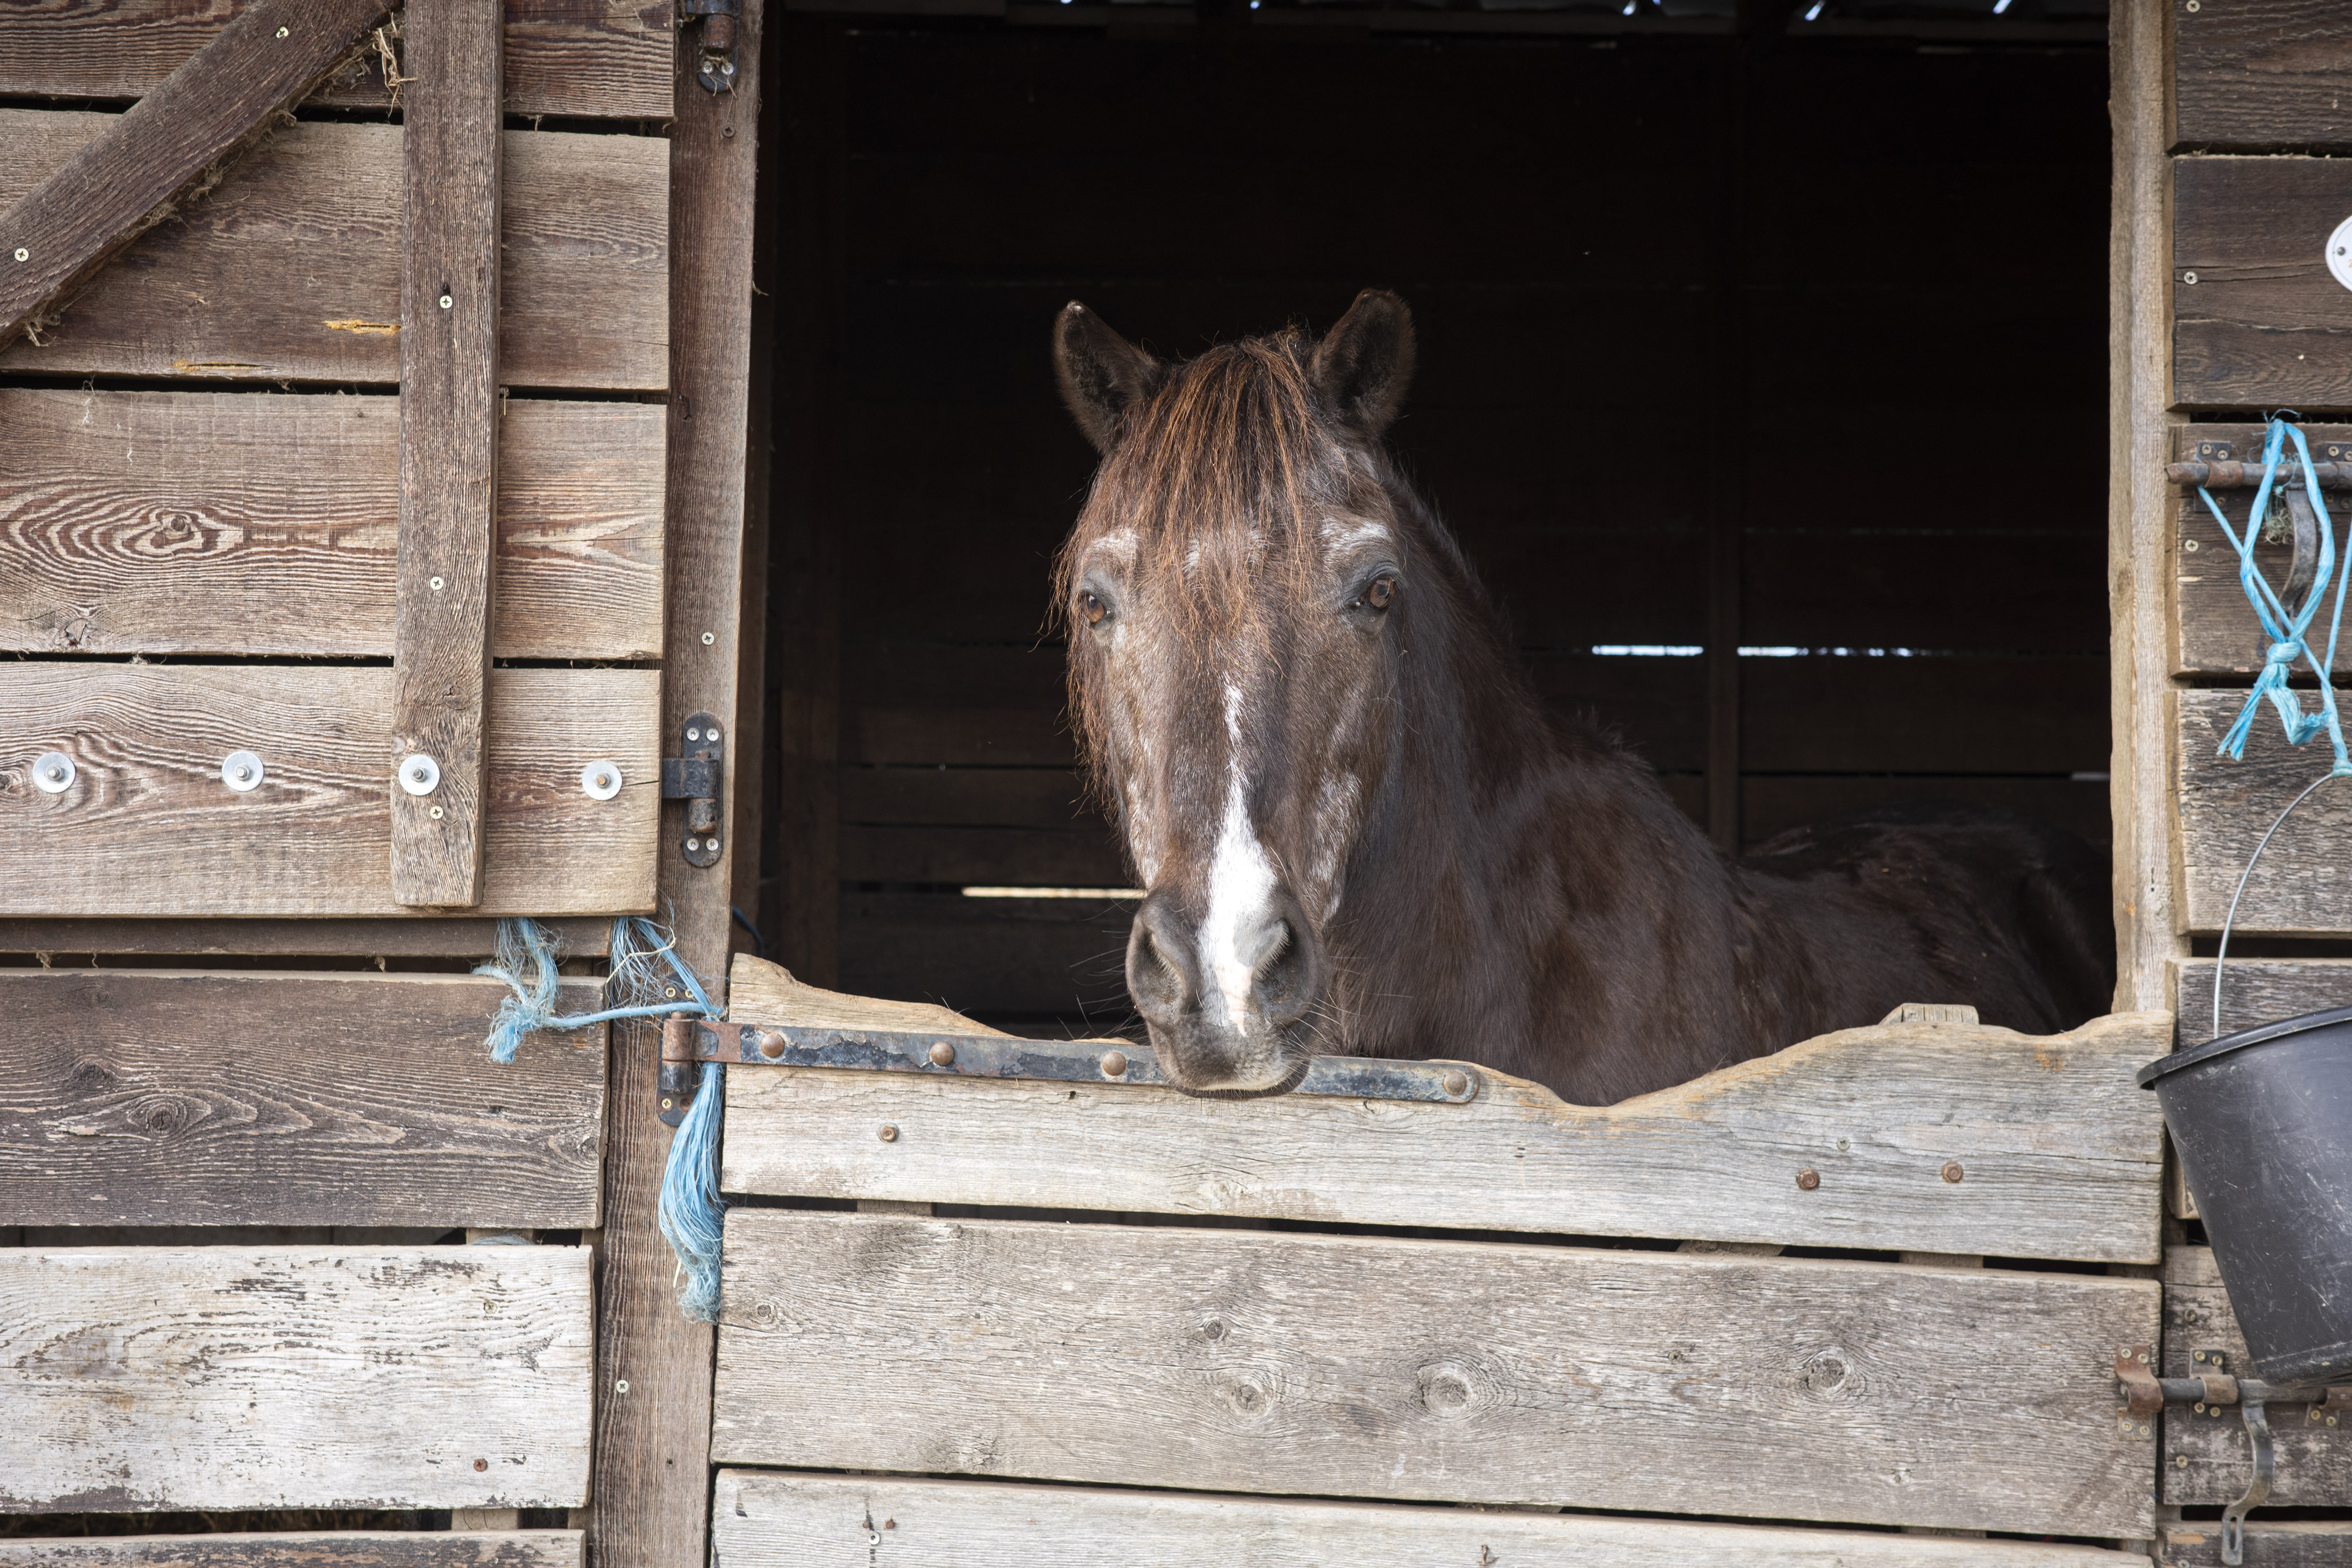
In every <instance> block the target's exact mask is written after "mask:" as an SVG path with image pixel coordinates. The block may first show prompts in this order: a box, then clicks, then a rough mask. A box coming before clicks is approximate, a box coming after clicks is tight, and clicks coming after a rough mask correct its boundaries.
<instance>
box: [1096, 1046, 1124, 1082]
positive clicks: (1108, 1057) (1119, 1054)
mask: <svg viewBox="0 0 2352 1568" xmlns="http://www.w3.org/2000/svg"><path fill="white" fill-rule="evenodd" d="M1102 1070H1103V1076H1104V1077H1105V1078H1124V1077H1126V1076H1127V1052H1125V1051H1104V1052H1103V1059H1102Z"/></svg>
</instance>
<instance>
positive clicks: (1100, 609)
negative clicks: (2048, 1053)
mask: <svg viewBox="0 0 2352 1568" xmlns="http://www.w3.org/2000/svg"><path fill="white" fill-rule="evenodd" d="M1412 358H1413V339H1412V319H1411V317H1410V315H1409V313H1408V312H1407V310H1406V308H1405V306H1404V303H1403V301H1402V300H1400V299H1398V298H1396V297H1395V296H1393V295H1390V294H1384V293H1380V292H1377V291H1367V292H1366V293H1364V294H1363V295H1361V296H1360V297H1359V298H1357V300H1356V303H1355V305H1354V307H1353V308H1350V309H1349V312H1348V314H1347V315H1346V317H1345V318H1343V319H1341V320H1340V321H1339V324H1338V325H1337V326H1335V327H1334V328H1333V329H1331V331H1330V333H1329V334H1328V336H1327V337H1325V338H1324V339H1323V340H1321V341H1320V342H1319V343H1318V342H1309V341H1308V340H1306V339H1305V338H1304V337H1302V336H1300V335H1299V334H1298V333H1297V332H1295V331H1286V332H1282V333H1278V334H1276V335H1275V336H1273V337H1269V338H1259V339H1254V340H1249V341H1245V342H1242V343H1236V344H1234V345H1231V346H1228V347H1222V348H1216V349H1213V350H1209V351H1208V352H1207V353H1204V354H1202V356H1201V357H1200V358H1198V359H1196V360H1192V361H1187V362H1185V363H1181V364H1163V363H1161V362H1160V361H1157V360H1154V359H1153V358H1151V357H1150V356H1149V355H1147V354H1145V353H1143V352H1141V351H1139V350H1137V349H1135V348H1133V347H1131V346H1129V344H1128V343H1127V342H1126V341H1125V340H1122V339H1121V338H1120V337H1119V336H1118V333H1116V332H1114V331H1112V330H1111V329H1109V328H1108V327H1107V326H1105V325H1104V324H1103V323H1102V322H1101V321H1100V320H1099V319H1097V318H1096V317H1095V316H1093V315H1091V314H1090V313H1089V312H1087V309H1086V308H1085V307H1083V306H1080V305H1076V304H1073V305H1071V306H1069V307H1068V308H1066V309H1065V310H1064V311H1063V312H1062V315H1061V318H1060V320H1059V322H1058V323H1057V326H1056V329H1055V361H1056V365H1057V368H1058V370H1059V371H1060V375H1061V382H1062V390H1063V393H1064V395H1065V397H1066V400H1067V401H1068V403H1069V406H1070V410H1071V412H1072V413H1074V414H1076V417H1077V421H1078V423H1080V424H1081V425H1082V426H1084V427H1085V429H1086V432H1087V435H1088V436H1089V437H1091V438H1092V439H1093V441H1094V443H1095V444H1096V446H1097V448H1098V449H1099V450H1100V451H1101V453H1102V455H1103V461H1102V465H1101V468H1100V470H1099V471H1098V473H1097V476H1096V478H1095V484H1094V489H1093V493H1092V495H1091V497H1090V498H1089V499H1088V501H1087V507H1086V510H1085V512H1084V513H1083V515H1082V516H1081V517H1080V518H1079V520H1078V525H1077V528H1076V530H1075V532H1074V533H1073V534H1072V535H1071V538H1070V540H1069V543H1068V545H1067V547H1066V549H1065V551H1064V554H1063V557H1062V562H1061V568H1060V575H1059V586H1060V591H1061V603H1062V606H1063V608H1064V610H1065V611H1066V613H1067V616H1068V618H1069V647H1070V692H1071V697H1072V706H1073V710H1074V712H1075V715H1076V720H1077V724H1078V728H1079V731H1080V735H1081V737H1082V739H1083V742H1084V745H1085V747H1086V750H1087V757H1088V760H1089V762H1090V764H1091V766H1092V768H1093V770H1094V775H1095V779H1096V781H1097V787H1098V789H1100V791H1101V793H1102V795H1103V797H1104V800H1105V803H1106V805H1107V806H1108V809H1109V810H1110V811H1111V812H1112V813H1113V815H1114V817H1115V818H1116V820H1117V821H1118V824H1119V827H1120V829H1121V831H1122V832H1123V834H1124V836H1125V839H1126V842H1127V848H1128V851H1129V854H1130V855H1131V857H1132V858H1133V860H1134V862H1135V867H1136V870H1137V872H1138V873H1139V876H1140V878H1141V882H1142V885H1143V886H1144V887H1145V888H1146V889H1147V890H1148V895H1147V896H1146V898H1145V899H1144V902H1143V905H1142V908H1141V910H1140V911H1139V914H1138V915H1137V916H1136V920H1135V928H1134V933H1133V936H1131V938H1130V940H1129V946H1128V956H1127V977H1128V989H1129V993H1130V994H1131V995H1132V996H1133V998H1134V999H1135V1003H1136V1006H1137V1007H1138V1008H1139V1009H1140V1010H1141V1012H1142V1014H1143V1017H1144V1019H1146V1021H1147V1022H1148V1023H1149V1025H1150V1032H1151V1043H1152V1047H1153V1049H1154V1051H1157V1053H1158V1055H1159V1059H1160V1066H1161V1069H1162V1070H1163V1071H1165V1072H1166V1073H1167V1074H1168V1076H1169V1078H1170V1079H1171V1081H1172V1082H1175V1083H1177V1084H1179V1085H1181V1086H1182V1087H1184V1088H1187V1089H1189V1090H1192V1091H1193V1092H1204V1093H1222V1094H1253V1093H1279V1092H1283V1091H1285V1090H1286V1089H1289V1088H1292V1087H1294V1086H1296V1085H1297V1082H1298V1080H1299V1078H1300V1077H1301V1076H1302V1075H1303V1074H1304V1073H1305V1071H1306V1069H1307V1058H1308V1056H1309V1055H1310V1054H1311V1053H1316V1052H1345V1053H1350V1054H1356V1055H1367V1056H1390V1057H1425V1056H1446V1057H1454V1058H1463V1059H1467V1060H1470V1061H1480V1062H1485V1063H1487V1064H1489V1065H1492V1066H1494V1067H1496V1068H1499V1069H1501V1070H1503V1071H1507V1072H1512V1073H1517V1074H1519V1075H1521V1076H1523V1077H1528V1078H1532V1079H1535V1080H1538V1082H1544V1083H1547V1084H1549V1085H1550V1086H1551V1087H1552V1088H1554V1089H1555V1090H1557V1091H1558V1092H1559V1093H1560V1094H1562V1095H1563V1096H1565V1097H1567V1098H1568V1099H1570V1100H1572V1101H1577V1102H1580V1103H1591V1104H1598V1103H1608V1102H1611V1101H1614V1100H1618V1099H1622V1098H1623V1097H1625V1096H1627V1095H1631V1094H1638V1093H1641V1092H1644V1091H1647V1090H1652V1089H1657V1088H1661V1087H1664V1086H1665V1085H1668V1084H1672V1083H1677V1082H1684V1081H1685V1080H1688V1079H1690V1078H1694V1077H1696V1076H1697V1075H1698V1074H1700V1073H1702V1072H1705V1071H1708V1070H1710V1069H1712V1068H1716V1067H1719V1066H1722V1065H1725V1064H1727V1063H1728V1062H1732V1061H1740V1060H1743V1059H1745V1058H1748V1057H1752V1056H1759V1055H1761V1054H1763V1053H1765V1052H1767V1051H1776V1050H1779V1049H1780V1047H1782V1046H1785V1045H1789V1044H1791V1043H1793V1042H1794V1041H1796V1040H1803V1039H1805V1038H1807V1037H1809V1036H1811V1035H1814V1034H1819V1033H1822V1032H1823V1031H1825V1030H1832V1029H1841V1028H1846V1027H1850V1026H1853V1025H1857V1024H1867V1023H1874V1022H1876V1021H1877V1020H1878V1019H1880V1018H1881V1017H1883V1016H1884V1015H1885V1013H1886V1012H1887V1011H1888V1009H1891V1008H1893V1007H1895V1005H1897V1004H1899V1003H1902V1002H1906V1001H1917V1002H1972V1003H1974V1004H1975V1005H1976V1006H1977V1008H1978V1009H1979V1012H1980V1014H1981V1016H1982V1017H1983V1019H1984V1020H1985V1021H1986V1022H1988V1023H2000V1024H2006V1025H2009V1026H2011V1027H2012V1028H2015V1029H2020V1030H2030V1031H2033V1032H2045V1031H2048V1030H2055V1029H2061V1028H2065V1027H2068V1026H2070V1025H2072V1024H2074V1023H2076V1022H2079V1021H2081V1020H2082V1019H2084V1018H2086V1017H2089V1016H2091V1015H2093V1014H2095V1013H2097V1012H2099V1011H2102V1010H2104V1009H2105V1004H2106V1001H2107V995H2108V990H2109V988H2110V987H2111V986H2112V984H2113V975H2114V969H2113V965H2114V956H2113V955H2114V947H2113V936H2112V925H2111V917H2110V913H2109V907H2108V894H2107V881H2106V870H2105V865H2104V863H2103V862H2101V860H2100V859H2099V857H2098V856H2097V855H2095V853H2094V852H2092V851H2091V850H2090V849H2089V847H2088V846H2086V845H2085V844H2084V843H2083V842H2082V841H2080V840H2079V839H2076V838H2074V836H2073V835H2071V834H2067V833H2064V832H2062V831H2057V830H2055V829H2053V828H2049V827H2045V826H2042V825H2041V824H2038V823H2034V822H2032V821H2027V820H2025V819H2022V818H2020V817H2016V816H2013V815H2011V814H2009V813H2006V812H2001V811H1997V810H1991V809H1989V808H1984V807H1978V806H1965V805H1937V806H1912V807H1902V808H1890V809H1885V810H1871V811H1862V812H1855V813H1852V814H1849V815H1847V816H1844V817H1842V818H1838V819H1836V820H1833V821H1829V822H1825V823H1822V824H1821V825H1819V826H1817V827H1814V828H1811V829H1805V830H1801V831H1796V832H1792V833H1789V834H1785V835H1783V836H1782V837H1780V838H1779V839H1776V840H1773V841H1771V842H1769V843H1768V844H1766V845H1764V846H1763V847H1762V848H1761V849H1760V850H1759V851H1758V852H1755V853H1753V854H1750V855H1748V856H1746V857H1744V858H1741V859H1738V860H1733V859H1728V858H1727V857H1725V856H1724V855H1722V854H1721V853H1719V852H1717V851H1716V849H1715V848H1714V847H1713V846H1712V845H1710V844H1709V843H1708V842H1707V841H1706V839H1705V838H1704V837H1703V836H1702V835H1701V834H1700V833H1699V831H1697V829H1696V828H1695V827H1694V826H1693V825H1692V824H1691V823H1690V821H1688V820H1687V819H1685V817H1684V815H1683V814H1682V812H1681V811H1679V810H1676V809H1675V805H1674V804H1673V802H1672V801H1670V800H1668V799H1667V797H1666V794H1665V791H1664V789H1662V788H1661V787H1660V785H1659V783H1658V780H1657V778H1656V776H1655V774H1654V773H1653V772H1652V770H1651V769H1650V768H1649V767H1648V766H1646V765H1645V764H1644V763H1643V762H1642V761H1641V760H1640V759H1639V758H1636V757H1634V756H1633V755H1632V754H1631V753H1629V752H1628V751H1627V750H1626V749H1625V748H1624V747H1622V746H1621V745H1620V744H1618V742H1617V741H1616V740H1615V739H1614V738H1613V737H1611V736H1609V735H1606V734H1603V733H1601V732H1600V731H1598V730H1597V729H1595V728H1593V727H1591V726H1589V725H1585V724H1582V723H1573V722H1560V721H1557V720H1549V719H1548V718H1547V716H1546V715H1545V714H1544V712H1543V710H1542V708H1541V706H1540V705H1539V704H1538V700H1537V697H1536V695H1535V693H1534V690H1533V689H1532V687H1531V686H1530V685H1529V683H1528V679H1527V678H1526V676H1525V675H1524V674H1522V672H1521V670H1520V669H1519V667H1518V664H1517V659H1516V658H1515V656H1514V654H1513V652H1512V650H1511V649H1510V647H1509V646H1508V645H1507V643H1506V642H1505V640H1504V638H1503V636H1502V634H1501V633H1500V632H1499V630H1498V625H1499V622H1498V617H1497V616H1496V612H1495V611H1494V609H1493V608H1492V606H1491V605H1490V603H1489V601H1488V600H1487V598H1486V594H1485V592H1484V591H1482V590H1481V589H1480V587H1479V584H1478V581H1477V579H1476V577H1475V575H1474V574H1473V572H1472V570H1471V568H1470V565H1469V562H1468V561H1467V560H1465V559H1464V557H1463V554H1462V551H1461V549H1460V547H1459V546H1457V545H1456V544H1455V542H1454V537H1453V535H1452V534H1450V533H1449V532H1448V531H1447V530H1446V529H1445V528H1444V526H1443V525H1442V524H1440V523H1439V522H1438V520H1437V519H1436V518H1435V517H1433V515H1432V514H1431V512H1430V510H1429V508H1428V507H1426V506H1424V505H1423V503H1422V502H1421V500H1420V499H1419V498H1418V497H1415V496H1414V494H1413V493H1412V489H1411V488H1410V487H1409V486H1407V485H1406V484H1405V483H1404V481H1403V480H1402V478H1401V477H1399V476H1398V473H1397V470H1396V468H1395V466H1394V465H1392V464H1391V461H1390V459H1389V457H1388V455H1387V453H1386V451H1385V449H1384V447H1383V445H1382V441H1381V436H1382V433H1383V432H1384V431H1385V430H1386V429H1387V427H1388V424H1389V423H1390V421H1391V419H1393V418H1394V417H1395V415H1396V413H1397V409H1398V405H1399V404H1400V402H1402V398H1403V395H1404V390H1405V384H1406V382H1407V380H1408V379H1409V377H1410V375H1411V373H1412ZM1538 459H1540V455H1538Z"/></svg>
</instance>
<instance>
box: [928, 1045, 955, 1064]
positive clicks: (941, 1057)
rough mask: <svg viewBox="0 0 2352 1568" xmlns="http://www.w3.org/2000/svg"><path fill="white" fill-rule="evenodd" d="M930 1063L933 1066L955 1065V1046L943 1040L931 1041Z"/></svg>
mask: <svg viewBox="0 0 2352 1568" xmlns="http://www.w3.org/2000/svg"><path fill="white" fill-rule="evenodd" d="M931 1065H932V1066H933V1067H953V1066H954V1065H955V1047H954V1046H952V1045H950V1044H949V1043H948V1042H947V1041H946V1040H933V1041H931Z"/></svg>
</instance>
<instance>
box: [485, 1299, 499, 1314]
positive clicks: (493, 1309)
mask: <svg viewBox="0 0 2352 1568" xmlns="http://www.w3.org/2000/svg"><path fill="white" fill-rule="evenodd" d="M482 1315H483V1316H484V1317H486V1318H494V1317H497V1316H498V1315H499V1304H498V1302H496V1301H484V1302H483V1303H482Z"/></svg>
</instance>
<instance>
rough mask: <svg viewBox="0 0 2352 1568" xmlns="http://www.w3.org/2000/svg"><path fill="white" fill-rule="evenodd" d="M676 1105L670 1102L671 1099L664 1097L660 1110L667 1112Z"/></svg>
mask: <svg viewBox="0 0 2352 1568" xmlns="http://www.w3.org/2000/svg"><path fill="white" fill-rule="evenodd" d="M676 1104H677V1101H675V1100H672V1099H668V1098H667V1097H665V1098H664V1099H663V1101H662V1109H663V1110H665V1111H667V1110H668V1109H669V1108H670V1107H671V1106H673V1105H676Z"/></svg>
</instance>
